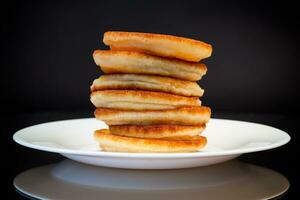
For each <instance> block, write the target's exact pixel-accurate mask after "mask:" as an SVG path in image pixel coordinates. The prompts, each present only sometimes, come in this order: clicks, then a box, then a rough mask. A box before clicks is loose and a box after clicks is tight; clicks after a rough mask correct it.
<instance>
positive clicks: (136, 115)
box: [94, 106, 211, 125]
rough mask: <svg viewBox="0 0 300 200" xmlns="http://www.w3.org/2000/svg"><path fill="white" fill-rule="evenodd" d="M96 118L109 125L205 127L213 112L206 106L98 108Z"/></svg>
mask: <svg viewBox="0 0 300 200" xmlns="http://www.w3.org/2000/svg"><path fill="white" fill-rule="evenodd" d="M94 114H95V117H96V118H97V119H99V120H102V121H104V122H105V123H106V124H107V125H124V124H131V125H160V124H176V125H203V124H205V123H206V122H208V120H209V118H210V115H211V110H210V108H209V107H205V106H189V107H180V108H176V109H168V110H120V109H108V108H97V109H96V110H95V113H94Z"/></svg>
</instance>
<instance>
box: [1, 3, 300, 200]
mask: <svg viewBox="0 0 300 200" xmlns="http://www.w3.org/2000/svg"><path fill="white" fill-rule="evenodd" d="M298 20H299V9H298V7H297V6H296V4H295V3H292V1H280V2H276V1H269V2H268V1H263V2H262V1H249V2H248V3H242V2H241V1H236V2H231V1H230V2H229V1H226V2H225V1H224V2H216V1H186V0H185V1H79V2H77V1H57V2H56V1H36V2H33V1H19V2H17V1H10V2H6V3H4V4H2V6H1V41H2V42H1V47H2V48H1V63H2V64H1V79H0V80H1V86H2V87H1V94H2V95H1V98H0V100H1V101H0V103H1V105H2V109H1V118H2V123H1V124H2V125H1V141H2V142H3V144H4V145H3V154H4V157H5V158H7V160H10V162H9V163H10V165H4V166H2V167H5V170H6V171H5V172H8V173H6V174H5V177H7V178H6V179H5V180H7V182H6V185H7V186H8V190H6V191H13V189H12V188H13V187H12V180H13V177H14V176H16V175H17V174H18V173H20V172H21V171H23V170H25V169H28V168H30V167H34V166H37V165H42V164H46V163H51V162H52V161H56V160H57V159H60V158H57V157H56V156H54V155H53V154H46V153H43V152H36V151H34V150H30V149H26V148H23V147H20V146H18V145H16V144H14V143H13V142H12V140H11V137H12V135H13V133H14V132H15V131H16V130H18V129H20V128H23V127H25V126H29V125H33V124H36V123H40V122H46V121H51V120H59V119H67V118H77V117H89V116H92V112H93V106H92V105H91V103H90V102H89V85H90V84H91V82H92V81H93V79H95V78H97V77H98V76H99V75H100V74H101V72H100V69H99V67H97V66H96V65H95V64H94V62H93V60H92V56H91V54H92V52H93V50H95V49H99V48H100V49H105V48H106V47H105V46H104V45H103V43H102V35H103V33H104V32H105V31H109V30H123V31H140V32H154V33H165V34H173V35H178V36H185V37H191V38H194V39H199V40H202V41H205V42H207V43H210V44H212V45H213V48H214V49H213V54H212V57H211V58H208V59H206V60H204V63H205V64H207V67H208V73H207V75H206V76H205V77H204V78H203V80H201V81H200V85H201V87H202V88H204V89H205V96H204V98H202V101H203V104H205V105H208V106H210V107H211V108H212V109H213V117H223V118H231V119H241V120H247V121H255V122H260V123H265V124H269V125H272V126H275V127H278V128H281V129H283V130H285V131H287V132H288V133H289V134H290V135H291V136H292V138H293V139H292V142H291V143H289V144H288V145H287V146H286V147H282V148H280V149H279V150H273V151H271V152H270V151H268V152H266V153H259V154H258V153H257V154H254V155H252V156H251V155H248V157H247V156H246V159H247V158H248V159H250V161H252V162H254V163H258V164H261V165H264V166H267V167H270V168H273V169H275V170H277V171H279V172H280V173H282V174H284V175H285V176H287V177H288V179H289V180H290V181H291V186H292V187H291V189H290V191H295V188H294V190H293V187H294V186H295V185H296V180H297V178H296V173H297V171H296V170H295V171H294V169H296V164H295V162H294V161H295V160H296V159H295V157H297V156H298V153H297V148H296V134H297V131H298V130H299V129H298V127H297V125H298V124H299V122H300V120H299V117H298V111H299V104H298V102H299V83H298V79H299V78H298V76H299V50H298V45H299V30H298V28H299V22H298ZM45 155H46V156H45ZM292 156H293V157H292ZM266 157H267V158H266ZM251 159H252V160H251ZM293 180H294V182H293ZM290 194H291V192H290V193H289V195H290Z"/></svg>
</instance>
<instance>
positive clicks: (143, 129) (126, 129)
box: [109, 125, 205, 140]
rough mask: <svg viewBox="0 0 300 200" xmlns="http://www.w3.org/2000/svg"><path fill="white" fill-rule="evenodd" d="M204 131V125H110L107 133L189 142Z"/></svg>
mask: <svg viewBox="0 0 300 200" xmlns="http://www.w3.org/2000/svg"><path fill="white" fill-rule="evenodd" d="M204 129H205V125H200V126H184V125H148V126H138V125H112V126H109V132H110V133H111V134H114V135H119V136H127V137H136V138H152V139H168V140H191V139H195V138H197V137H198V136H199V135H200V133H201V132H202V131H203V130H204Z"/></svg>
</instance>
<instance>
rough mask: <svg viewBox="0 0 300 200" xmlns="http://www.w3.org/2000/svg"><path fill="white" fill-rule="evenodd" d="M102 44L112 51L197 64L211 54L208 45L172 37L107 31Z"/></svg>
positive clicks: (210, 48)
mask: <svg viewBox="0 0 300 200" xmlns="http://www.w3.org/2000/svg"><path fill="white" fill-rule="evenodd" d="M103 42H104V43H105V44H106V45H108V46H110V48H111V49H113V50H126V51H139V52H143V53H147V54H151V55H156V56H163V57H170V58H178V59H181V60H186V61H192V62H199V61H200V60H202V59H204V58H207V57H210V56H211V53H212V46H211V45H210V44H207V43H204V42H201V41H198V40H193V39H189V38H184V37H177V36H173V35H163V34H153V33H137V32H117V31H109V32H106V33H104V37H103Z"/></svg>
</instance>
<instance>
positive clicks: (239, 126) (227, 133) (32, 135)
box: [13, 118, 290, 169]
mask: <svg viewBox="0 0 300 200" xmlns="http://www.w3.org/2000/svg"><path fill="white" fill-rule="evenodd" d="M106 127H107V126H106V125H105V124H104V123H103V122H100V121H98V120H96V119H93V118H90V119H75V120H64V121H56V122H49V123H44V124H39V125H35V126H30V127H27V128H24V129H22V130H19V131H18V132H16V133H15V134H14V136H13V139H14V140H15V141H16V142H17V143H19V144H21V145H23V146H26V147H30V148H34V149H39V150H43V151H49V152H55V153H60V154H62V155H63V156H65V157H67V158H70V159H72V160H76V161H78V162H83V163H87V164H92V165H98V166H106V167H117V168H131V169H175V168H188V167H197V166H206V165H212V164H216V163H220V162H224V161H227V160H230V159H233V158H235V157H238V156H239V155H241V154H243V153H249V152H255V151H262V150H266V149H272V148H276V147H279V146H282V145H284V144H286V143H287V142H288V141H289V140H290V136H289V135H288V134H287V133H285V132H284V131H281V130H279V129H276V128H273V127H270V126H266V125H262V124H256V123H249V122H242V121H234V120H223V119H211V120H210V122H209V123H208V124H207V129H206V130H205V131H204V132H203V135H204V136H206V137H207V140H208V143H207V146H206V147H205V149H203V150H202V151H200V152H193V153H117V152H103V151H101V150H100V149H99V145H98V143H97V142H95V141H94V140H93V132H94V130H96V129H101V128H106Z"/></svg>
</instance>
